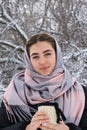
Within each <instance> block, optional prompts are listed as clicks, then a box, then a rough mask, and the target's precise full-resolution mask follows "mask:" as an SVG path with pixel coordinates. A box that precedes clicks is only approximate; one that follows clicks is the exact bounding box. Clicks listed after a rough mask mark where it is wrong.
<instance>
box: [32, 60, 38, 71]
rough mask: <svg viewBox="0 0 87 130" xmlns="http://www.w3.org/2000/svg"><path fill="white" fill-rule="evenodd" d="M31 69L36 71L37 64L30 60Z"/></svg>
mask: <svg viewBox="0 0 87 130" xmlns="http://www.w3.org/2000/svg"><path fill="white" fill-rule="evenodd" d="M31 64H32V67H33V68H34V69H36V68H37V67H38V64H37V62H35V61H32V60H31Z"/></svg>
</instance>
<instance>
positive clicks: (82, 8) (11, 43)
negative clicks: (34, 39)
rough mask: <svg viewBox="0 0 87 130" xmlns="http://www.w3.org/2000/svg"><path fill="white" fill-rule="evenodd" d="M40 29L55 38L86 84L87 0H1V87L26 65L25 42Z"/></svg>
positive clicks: (69, 66)
mask: <svg viewBox="0 0 87 130" xmlns="http://www.w3.org/2000/svg"><path fill="white" fill-rule="evenodd" d="M39 32H46V33H50V34H52V35H53V36H54V37H55V38H56V41H57V42H58V43H59V44H60V46H61V49H62V52H63V59H64V64H65V65H66V67H68V69H69V71H70V72H71V73H72V75H74V76H76V77H77V79H78V80H79V81H80V82H81V83H82V84H84V85H86V86H87V1H86V0H84V1H83V0H44V1H43V0H22V1H19V0H4V1H3V0H0V87H1V88H0V90H1V91H3V92H4V88H5V87H7V85H8V84H9V82H10V80H11V78H12V76H13V75H14V74H15V73H17V72H19V71H20V70H22V69H24V68H25V64H24V60H23V53H24V46H25V42H26V41H27V40H28V39H29V37H30V36H31V35H33V34H35V33H39ZM2 86H3V87H2ZM2 88H3V89H2Z"/></svg>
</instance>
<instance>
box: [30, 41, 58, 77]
mask: <svg viewBox="0 0 87 130" xmlns="http://www.w3.org/2000/svg"><path fill="white" fill-rule="evenodd" d="M30 61H31V64H32V66H33V68H34V70H35V71H36V72H37V73H39V74H41V75H44V76H47V75H49V74H50V73H51V72H52V71H53V70H54V68H55V65H56V53H55V50H54V48H53V47H52V45H51V44H50V43H49V42H47V41H38V42H37V43H36V44H34V45H32V46H31V47H30Z"/></svg>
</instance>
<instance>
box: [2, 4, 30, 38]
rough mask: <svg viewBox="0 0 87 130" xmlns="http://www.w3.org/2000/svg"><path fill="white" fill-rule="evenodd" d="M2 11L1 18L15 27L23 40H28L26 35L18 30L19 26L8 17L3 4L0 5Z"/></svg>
mask: <svg viewBox="0 0 87 130" xmlns="http://www.w3.org/2000/svg"><path fill="white" fill-rule="evenodd" d="M1 7H2V11H3V16H4V17H5V18H6V19H7V20H8V21H10V22H11V23H12V24H13V25H14V26H15V27H16V29H17V30H18V32H19V33H20V34H21V35H22V37H23V38H24V39H25V40H28V37H27V35H26V33H25V32H24V31H23V30H22V29H21V28H20V26H19V25H18V24H17V23H16V22H15V21H14V20H13V19H12V18H11V17H10V16H9V15H8V13H7V12H6V10H5V8H4V4H2V6H1Z"/></svg>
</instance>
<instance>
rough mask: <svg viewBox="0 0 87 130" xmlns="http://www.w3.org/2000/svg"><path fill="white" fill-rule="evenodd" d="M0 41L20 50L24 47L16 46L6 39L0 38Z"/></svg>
mask: <svg viewBox="0 0 87 130" xmlns="http://www.w3.org/2000/svg"><path fill="white" fill-rule="evenodd" d="M0 43H2V45H3V44H4V45H6V46H10V47H13V48H15V49H16V50H18V49H21V50H22V51H24V48H23V47H22V46H16V45H14V44H13V43H12V42H8V41H5V40H0Z"/></svg>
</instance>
